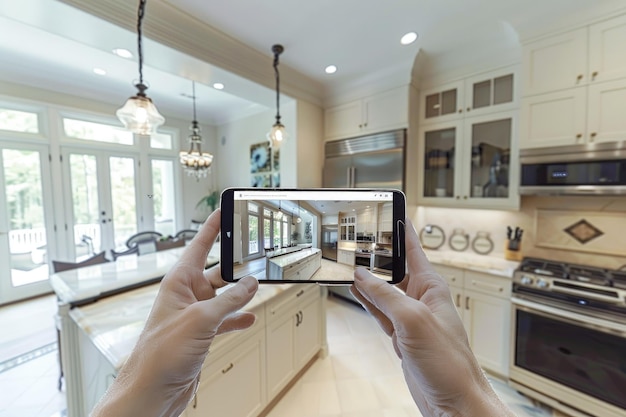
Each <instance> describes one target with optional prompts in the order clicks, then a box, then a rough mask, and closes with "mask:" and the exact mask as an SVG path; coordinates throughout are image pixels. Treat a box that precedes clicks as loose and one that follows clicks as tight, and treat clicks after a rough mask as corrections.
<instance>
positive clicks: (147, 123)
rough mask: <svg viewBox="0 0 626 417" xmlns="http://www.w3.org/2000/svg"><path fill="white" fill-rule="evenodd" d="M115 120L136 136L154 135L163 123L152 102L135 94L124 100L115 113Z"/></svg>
mask: <svg viewBox="0 0 626 417" xmlns="http://www.w3.org/2000/svg"><path fill="white" fill-rule="evenodd" d="M115 114H116V115H117V118H118V119H120V121H121V122H122V123H123V124H124V127H126V129H128V130H130V131H131V132H133V133H136V134H138V135H152V134H155V133H156V131H157V128H158V127H159V126H161V125H162V124H163V123H165V118H164V117H163V116H161V114H160V113H159V111H158V110H157V108H156V106H155V105H154V103H152V100H150V99H149V98H148V97H146V96H145V95H141V94H137V95H136V96H133V97H131V98H129V99H128V100H126V103H125V104H124V106H123V107H122V108H120V109H119V110H118V111H117V112H116V113H115Z"/></svg>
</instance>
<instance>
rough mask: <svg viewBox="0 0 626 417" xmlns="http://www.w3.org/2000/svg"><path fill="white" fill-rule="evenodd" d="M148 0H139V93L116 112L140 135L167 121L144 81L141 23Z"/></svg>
mask: <svg viewBox="0 0 626 417" xmlns="http://www.w3.org/2000/svg"><path fill="white" fill-rule="evenodd" d="M146 1H147V0H139V11H138V12H137V54H138V55H139V82H138V83H137V84H135V87H136V88H137V94H136V95H134V96H132V97H131V98H129V99H128V100H126V104H124V106H123V107H122V108H120V109H119V110H118V111H117V112H116V113H115V114H116V115H117V117H118V119H120V121H121V122H122V123H123V124H124V126H125V127H126V129H128V130H130V131H131V132H133V133H136V134H138V135H152V134H154V133H156V130H157V127H159V126H161V125H162V124H163V123H165V118H164V117H163V116H161V114H160V113H159V111H158V110H157V108H156V106H155V105H154V104H153V103H152V100H151V99H150V98H149V97H148V96H147V95H146V90H147V89H148V87H147V86H146V85H145V84H144V83H143V49H142V44H141V23H142V20H143V16H144V13H145V9H146Z"/></svg>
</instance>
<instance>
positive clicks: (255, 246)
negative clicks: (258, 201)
mask: <svg viewBox="0 0 626 417" xmlns="http://www.w3.org/2000/svg"><path fill="white" fill-rule="evenodd" d="M258 252H259V216H253V215H248V254H253V253H258Z"/></svg>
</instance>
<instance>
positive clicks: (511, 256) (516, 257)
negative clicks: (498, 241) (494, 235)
mask: <svg viewBox="0 0 626 417" xmlns="http://www.w3.org/2000/svg"><path fill="white" fill-rule="evenodd" d="M522 257H523V256H522V244H521V243H520V244H519V245H518V249H517V250H511V249H509V242H506V243H505V245H504V259H506V260H507V261H517V262H519V261H521V260H522Z"/></svg>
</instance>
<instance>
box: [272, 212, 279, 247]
mask: <svg viewBox="0 0 626 417" xmlns="http://www.w3.org/2000/svg"><path fill="white" fill-rule="evenodd" d="M273 226H274V227H273V233H272V239H273V241H274V247H275V248H279V249H280V220H279V219H277V218H276V216H274V225H273Z"/></svg>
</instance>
